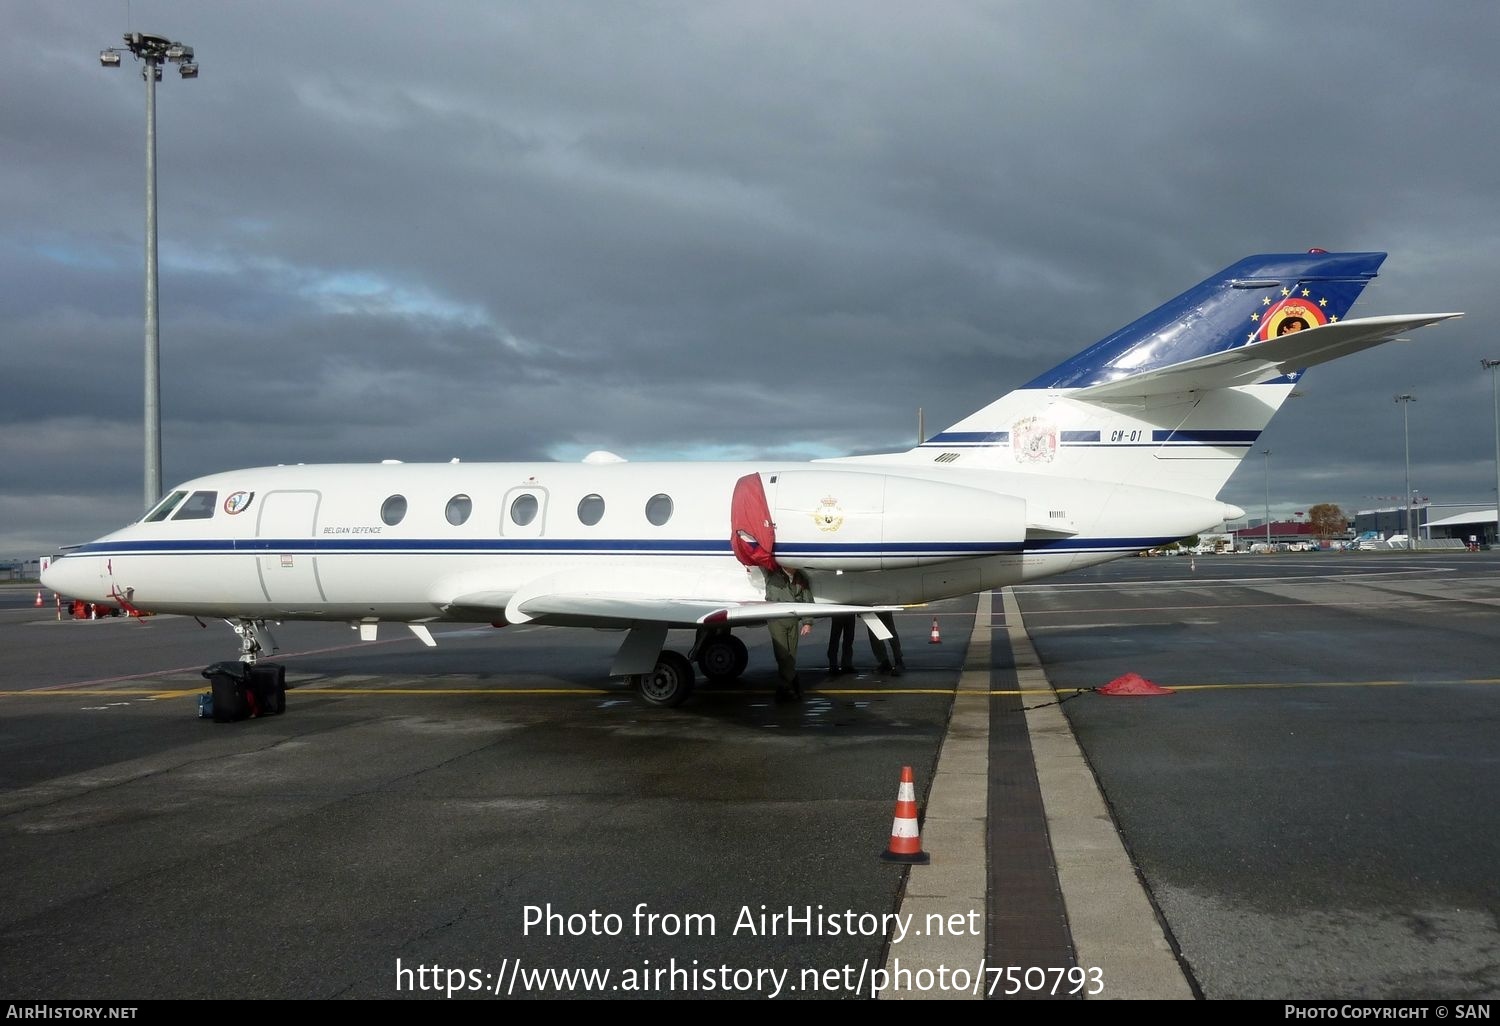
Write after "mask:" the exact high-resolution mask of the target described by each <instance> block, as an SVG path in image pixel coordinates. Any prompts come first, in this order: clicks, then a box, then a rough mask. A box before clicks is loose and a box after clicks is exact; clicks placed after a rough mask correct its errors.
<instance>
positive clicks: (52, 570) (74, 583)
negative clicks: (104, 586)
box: [42, 556, 99, 598]
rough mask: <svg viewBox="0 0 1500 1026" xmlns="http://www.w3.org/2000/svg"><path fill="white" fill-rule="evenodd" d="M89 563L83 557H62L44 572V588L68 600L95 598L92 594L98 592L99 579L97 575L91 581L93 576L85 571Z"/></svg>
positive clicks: (55, 560) (53, 561)
mask: <svg viewBox="0 0 1500 1026" xmlns="http://www.w3.org/2000/svg"><path fill="white" fill-rule="evenodd" d="M87 562H89V561H88V560H86V559H84V558H83V557H81V556H62V557H59V558H57V559H54V560H52V562H51V563H50V564H49V565H48V567H47V569H45V570H43V571H42V587H44V588H48V589H51V590H52V591H53V592H55V593H56V594H58V595H66V596H67V597H68V598H91V597H94V596H93V595H92V594H91V593H92V592H94V591H97V590H98V585H99V578H98V575H97V574H95V575H92V580H90V577H91V575H90V574H88V573H86V572H85V571H84V564H85V563H87Z"/></svg>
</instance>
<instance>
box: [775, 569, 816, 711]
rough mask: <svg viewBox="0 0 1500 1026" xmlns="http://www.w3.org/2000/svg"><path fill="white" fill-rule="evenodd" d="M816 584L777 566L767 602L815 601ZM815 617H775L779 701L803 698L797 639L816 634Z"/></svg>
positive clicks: (777, 699)
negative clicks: (779, 618) (799, 674)
mask: <svg viewBox="0 0 1500 1026" xmlns="http://www.w3.org/2000/svg"><path fill="white" fill-rule="evenodd" d="M812 600H813V596H812V586H811V585H810V584H809V583H808V580H807V575H805V574H804V573H803V572H802V571H801V570H788V569H787V568H786V567H780V566H779V567H777V568H776V569H775V570H768V571H766V601H767V602H811V601H812ZM812 623H813V622H812V620H811V619H804V620H797V619H782V620H772V621H770V622H769V623H768V624H766V627H767V628H768V629H769V630H770V632H771V647H772V648H774V649H775V650H776V674H777V676H778V677H779V678H780V680H779V682H778V683H777V685H776V701H778V702H790V701H793V700H794V699H798V698H801V697H802V680H801V678H800V677H798V676H797V640H798V639H799V638H801V637H804V636H806V635H808V634H811V633H812Z"/></svg>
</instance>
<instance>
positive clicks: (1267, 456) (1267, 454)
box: [1260, 449, 1271, 545]
mask: <svg viewBox="0 0 1500 1026" xmlns="http://www.w3.org/2000/svg"><path fill="white" fill-rule="evenodd" d="M1260 454H1261V456H1262V457H1264V459H1262V460H1261V466H1262V467H1263V468H1264V469H1265V472H1266V544H1267V545H1270V544H1271V450H1270V449H1262V450H1261V451H1260Z"/></svg>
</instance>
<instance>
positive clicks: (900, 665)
mask: <svg viewBox="0 0 1500 1026" xmlns="http://www.w3.org/2000/svg"><path fill="white" fill-rule="evenodd" d="M875 615H876V616H878V617H880V622H881V623H883V624H885V629H886V630H888V631H890V632H891V655H893V656H895V662H894V664H893V663H892V661H891V659H890V658H888V657H887V656H886V651H885V642H883V641H881V640H880V639H879V638H877V637H876V636H875V632H874V631H869V635H870V651H871V652H874V653H875V661H876V663H878V664H879V665H878V666H877V667H876V669H878V670H879V671H880V672H881V673H889V674H890V675H891V676H892V677H899V676H901V675H902V674H903V673H905V672H906V663H905V662H903V661H902V659H901V636H900V635H899V634H897V633H896V618H895V617H894V616H893V615H892V614H890V613H888V612H887V613H876V614H875Z"/></svg>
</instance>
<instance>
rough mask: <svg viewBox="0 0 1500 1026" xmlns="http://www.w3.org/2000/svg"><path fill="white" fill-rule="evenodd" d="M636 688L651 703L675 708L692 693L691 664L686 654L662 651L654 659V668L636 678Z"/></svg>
mask: <svg viewBox="0 0 1500 1026" xmlns="http://www.w3.org/2000/svg"><path fill="white" fill-rule="evenodd" d="M636 690H637V691H638V692H639V693H640V696H641V698H642V699H644V700H645V701H646V702H648V703H650V704H651V705H659V706H663V707H664V708H669V709H670V708H675V707H676V706H679V705H681V704H682V703H683V702H686V701H687V697H688V695H690V694H692V693H693V664H692V663H690V662H688V661H687V656H684V655H680V654H678V653H676V652H662V654H661V656H660V657H659V658H658V659H657V660H656V669H655V670H654V671H653V672H651V673H643V674H641V675H640V677H639V678H638V679H637V683H636Z"/></svg>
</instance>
